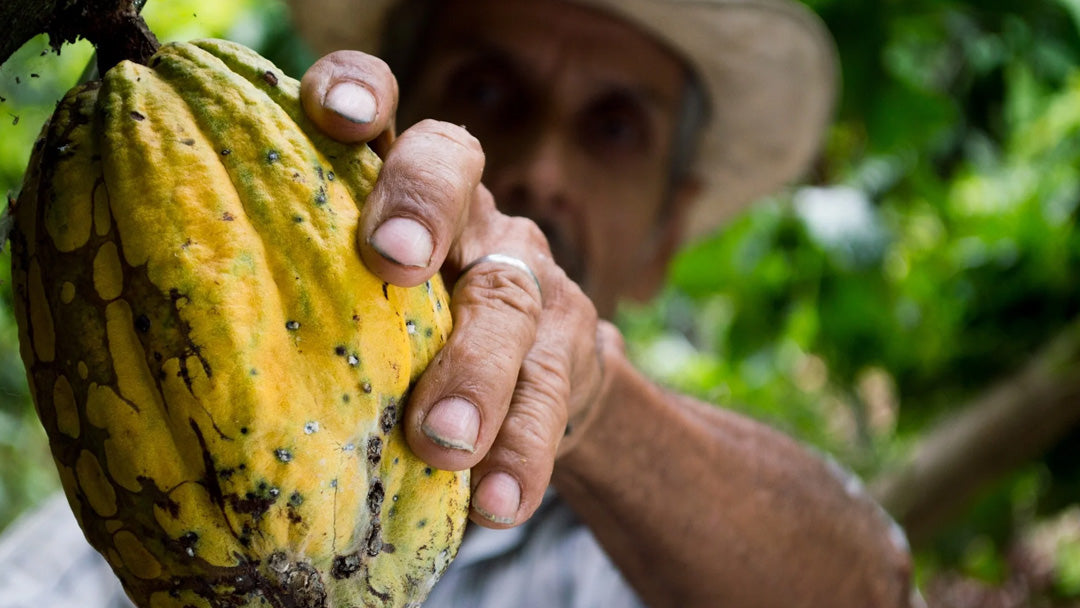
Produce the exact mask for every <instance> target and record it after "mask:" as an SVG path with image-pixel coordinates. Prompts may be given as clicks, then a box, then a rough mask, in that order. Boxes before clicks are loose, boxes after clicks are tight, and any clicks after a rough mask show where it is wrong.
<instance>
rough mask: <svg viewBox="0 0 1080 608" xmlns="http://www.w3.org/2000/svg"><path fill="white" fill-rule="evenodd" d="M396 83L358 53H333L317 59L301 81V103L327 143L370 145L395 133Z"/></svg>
mask: <svg viewBox="0 0 1080 608" xmlns="http://www.w3.org/2000/svg"><path fill="white" fill-rule="evenodd" d="M397 101H398V88H397V80H396V79H395V78H394V75H393V74H392V73H391V72H390V67H389V66H387V65H386V63H385V62H384V61H383V60H381V59H379V58H378V57H375V56H373V55H368V54H367V53H361V52H360V51H335V52H333V53H330V54H329V55H326V56H324V57H322V58H320V59H319V60H318V61H316V62H315V63H314V64H313V65H312V66H311V67H310V68H308V71H307V72H305V73H304V76H303V78H301V79H300V103H301V104H302V105H303V107H304V111H305V112H306V113H307V115H308V117H309V118H311V120H312V121H313V122H314V123H315V124H316V125H317V126H318V127H319V129H321V130H322V131H323V132H324V133H326V134H327V135H329V136H330V137H332V138H334V139H336V140H338V141H342V142H345V143H359V142H368V141H371V140H373V139H375V138H376V137H378V136H379V135H380V134H382V133H384V132H388V131H392V130H393V126H394V115H395V114H396V113H397Z"/></svg>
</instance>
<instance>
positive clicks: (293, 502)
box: [289, 490, 304, 507]
mask: <svg viewBox="0 0 1080 608" xmlns="http://www.w3.org/2000/svg"><path fill="white" fill-rule="evenodd" d="M302 504H304V496H303V495H302V494H300V491H299V490H293V493H292V494H289V506H290V507H299V506H300V505H302Z"/></svg>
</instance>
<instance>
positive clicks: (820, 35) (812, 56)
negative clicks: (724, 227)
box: [292, 0, 839, 239]
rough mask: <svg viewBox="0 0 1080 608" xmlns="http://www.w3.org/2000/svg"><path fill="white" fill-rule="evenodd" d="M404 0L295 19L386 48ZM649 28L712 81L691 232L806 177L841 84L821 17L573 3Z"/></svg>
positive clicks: (299, 2)
mask: <svg viewBox="0 0 1080 608" xmlns="http://www.w3.org/2000/svg"><path fill="white" fill-rule="evenodd" d="M397 1H398V0H293V2H292V5H293V9H294V10H293V19H294V22H295V23H296V26H297V28H298V30H299V31H300V33H301V34H302V35H303V36H304V38H305V39H306V40H307V41H308V43H309V44H310V45H311V46H312V48H313V49H314V50H315V51H316V52H319V53H327V52H330V51H334V50H338V49H343V48H352V49H358V50H362V51H367V52H374V51H375V50H377V49H378V47H379V44H380V39H381V32H382V29H383V25H384V20H385V15H386V13H387V11H388V10H389V9H390V8H391V7H392V6H393V5H395V4H396V3H397ZM573 1H574V2H576V3H578V4H581V5H584V6H593V7H597V8H600V9H602V10H604V11H607V12H610V13H611V14H613V15H617V16H619V17H621V18H622V19H624V20H625V21H627V22H629V23H632V24H634V25H636V26H638V27H639V28H640V29H642V30H643V31H645V32H648V33H651V34H652V35H653V36H655V37H656V38H657V39H658V40H660V41H661V42H663V43H664V44H666V45H667V46H669V47H670V48H671V49H672V50H674V51H675V52H676V53H677V54H679V55H680V56H682V57H684V58H685V59H686V61H687V62H688V64H689V65H690V66H692V67H693V68H694V69H695V70H696V71H697V74H698V76H699V78H700V79H701V82H702V83H703V84H704V86H705V90H706V93H707V95H708V97H709V100H710V103H711V106H712V107H711V118H710V122H709V124H708V125H707V128H706V131H705V133H704V134H703V139H702V142H701V149H700V151H699V154H698V157H697V160H696V162H695V167H694V168H695V170H696V173H697V174H698V175H699V176H700V177H701V179H702V180H703V186H704V187H703V189H702V194H701V197H700V200H699V202H698V204H696V205H695V206H694V208H693V209H692V210H691V211H690V215H689V217H688V220H687V224H686V238H687V239H692V238H696V237H699V236H702V235H703V234H706V233H708V232H710V231H712V230H713V229H715V228H716V227H717V226H719V225H720V224H721V223H723V221H724V220H726V219H727V218H729V217H730V216H731V215H733V214H735V213H736V212H738V211H739V210H741V209H743V208H744V207H745V206H746V205H748V204H749V203H751V202H753V201H754V200H757V199H759V198H761V197H762V196H765V195H767V194H770V193H773V192H775V191H776V190H777V189H779V188H781V187H782V186H784V185H785V184H788V183H790V182H792V181H793V180H795V179H797V178H799V177H800V176H801V175H802V174H803V172H804V171H805V170H806V167H807V165H808V164H809V163H810V162H811V160H812V159H813V158H814V157H815V155H816V153H817V151H818V149H819V146H820V143H821V138H822V135H823V133H824V131H825V128H826V126H827V125H828V123H829V120H830V119H831V117H832V111H833V105H834V103H835V98H836V91H837V90H838V86H839V82H838V80H839V74H838V69H837V59H836V50H835V47H834V46H833V41H832V38H831V36H830V35H829V33H828V31H827V30H826V28H825V26H824V25H823V24H822V22H821V20H820V19H819V18H818V17H817V16H816V15H815V14H814V13H813V12H811V11H810V10H809V9H808V8H806V7H804V6H803V5H801V4H798V3H795V2H790V1H787V0H573Z"/></svg>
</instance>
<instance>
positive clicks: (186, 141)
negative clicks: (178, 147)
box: [180, 137, 195, 146]
mask: <svg viewBox="0 0 1080 608" xmlns="http://www.w3.org/2000/svg"><path fill="white" fill-rule="evenodd" d="M180 143H182V144H184V145H185V146H194V145H195V140H194V139H191V138H190V137H187V138H184V139H181V140H180Z"/></svg>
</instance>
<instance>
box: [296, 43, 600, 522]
mask: <svg viewBox="0 0 1080 608" xmlns="http://www.w3.org/2000/svg"><path fill="white" fill-rule="evenodd" d="M356 87H359V90H358V89H357V88H356ZM365 93H366V95H365ZM301 96H302V100H303V103H304V107H305V110H306V111H307V113H308V115H309V116H310V117H311V118H312V119H313V120H314V121H315V122H316V123H317V124H318V125H319V126H320V127H321V128H322V129H324V130H325V131H326V132H327V133H328V134H331V135H332V136H333V137H335V138H337V139H339V140H342V141H370V142H373V146H374V147H375V148H376V149H377V150H378V151H380V152H381V154H382V156H383V158H384V165H383V168H382V172H381V174H380V177H379V180H378V182H377V184H376V186H375V189H374V191H373V192H372V194H371V195H370V196H369V197H368V200H367V206H366V207H365V210H364V215H363V217H362V219H361V226H360V231H359V236H358V242H357V246H358V248H359V251H360V255H361V256H362V258H363V260H364V262H365V264H366V266H367V267H368V268H370V269H371V270H372V271H373V272H374V273H376V274H377V275H378V276H380V277H381V278H383V279H384V280H386V281H389V282H391V283H394V284H397V285H401V286H410V285H417V284H420V283H423V282H424V281H425V280H427V279H428V278H429V277H430V276H432V275H433V274H435V273H436V272H439V271H441V272H442V273H443V275H444V278H445V279H446V281H447V283H448V284H450V285H454V289H453V293H452V299H451V302H452V304H451V308H452V312H453V316H454V320H455V329H454V331H453V333H452V334H451V336H450V339H449V340H448V342H447V344H446V346H445V347H443V349H442V351H441V352H440V353H439V354H438V356H437V357H436V358H435V360H434V361H433V362H432V364H431V365H430V367H429V369H428V371H427V372H426V373H425V374H424V375H423V376H422V377H421V379H420V381H419V382H418V383H417V385H416V387H415V389H414V390H413V392H412V395H411V397H410V403H409V405H408V410H407V412H406V416H405V426H406V434H407V436H408V438H409V443H410V446H411V447H412V449H413V450H414V451H415V452H416V453H417V454H418V455H419V456H420V457H421V458H423V459H424V460H425V461H427V462H428V463H430V464H431V465H433V466H435V467H438V468H443V469H449V470H462V469H466V468H471V469H472V471H473V512H472V519H473V521H474V522H476V523H479V524H481V525H484V526H487V527H508V526H511V525H514V524H517V523H520V522H522V521H523V520H525V519H527V518H528V517H529V516H530V515H531V514H532V513H533V511H535V509H536V508H537V507H538V506H539V504H540V500H541V498H542V496H543V493H544V491H545V489H546V488H547V486H548V483H549V481H550V479H551V474H552V468H553V466H554V462H555V458H556V456H557V455H559V454H560V453H562V452H565V451H566V450H568V449H569V448H570V447H571V445H572V443H573V441H572V440H573V439H574V438H576V436H580V434H581V433H580V431H581V426H582V425H581V423H582V422H584V420H585V418H586V417H587V413H588V412H589V405H590V404H591V403H592V402H594V401H595V400H596V399H597V397H598V396H599V395H600V393H601V391H602V390H603V382H604V373H603V362H602V361H603V357H604V354H603V353H604V351H605V349H608V348H612V349H616V350H618V349H620V348H621V339H620V338H619V335H618V332H617V331H616V330H615V329H614V328H613V327H612V326H611V325H610V324H608V323H606V322H603V321H600V320H598V317H597V313H596V308H595V307H594V306H593V305H592V303H591V302H590V300H589V299H588V298H587V297H586V296H585V294H584V293H583V292H582V290H581V288H580V287H579V286H578V285H577V284H576V283H574V282H573V281H571V280H570V279H569V278H568V277H567V276H566V273H565V272H563V270H562V269H561V268H560V267H559V266H557V265H556V263H555V262H554V260H553V259H552V255H551V252H550V249H549V247H548V243H547V241H546V239H545V237H544V234H543V233H542V232H541V230H540V229H539V228H538V227H537V226H536V224H535V223H534V222H532V221H530V220H528V219H524V218H521V217H511V216H507V215H504V214H502V213H500V212H499V211H498V210H497V209H496V206H495V202H494V200H493V198H492V195H491V193H490V192H489V191H488V189H487V188H485V187H484V185H483V184H481V183H480V177H481V175H482V173H483V167H484V162H485V157H484V152H483V150H482V149H481V147H480V144H479V142H478V141H477V140H476V138H475V137H473V136H472V135H470V134H469V132H468V131H466V130H465V129H464V128H462V127H460V126H457V125H453V124H449V123H446V122H440V121H434V120H425V121H421V122H419V123H417V124H416V125H414V126H412V127H411V128H409V129H407V130H405V131H404V132H402V133H401V134H400V135H399V136H397V137H396V138H395V137H393V135H392V133H393V121H394V112H395V109H396V107H397V98H396V96H397V86H396V84H395V81H394V79H393V76H392V75H391V74H390V71H389V68H387V66H386V65H385V64H384V63H383V62H382V61H381V60H379V59H377V58H375V57H372V56H370V55H365V54H362V53H358V52H354V51H340V52H337V53H332V54H330V55H328V56H326V57H324V58H322V59H321V60H320V61H319V62H317V63H316V64H315V65H314V66H313V67H312V68H311V69H310V70H309V71H308V72H307V73H306V74H305V76H304V78H303V80H302V81H301ZM369 97H370V98H369ZM490 253H501V254H505V255H510V256H513V257H516V258H519V259H521V260H522V261H524V262H525V263H526V264H527V265H528V266H529V268H531V269H532V271H533V273H535V276H536V280H534V279H533V277H532V276H530V275H529V274H528V273H527V272H525V271H523V270H521V269H519V268H516V267H514V266H512V265H508V264H502V263H497V262H487V263H481V264H478V265H476V266H474V267H472V268H470V269H469V271H468V272H467V273H465V274H461V270H462V269H463V268H465V267H466V266H467V265H468V264H469V263H471V262H473V261H475V260H477V259H479V258H481V257H483V256H485V255H487V254H490ZM575 427H576V428H575ZM568 429H569V430H570V431H571V432H570V434H567V430H568ZM574 431H579V432H574Z"/></svg>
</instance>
